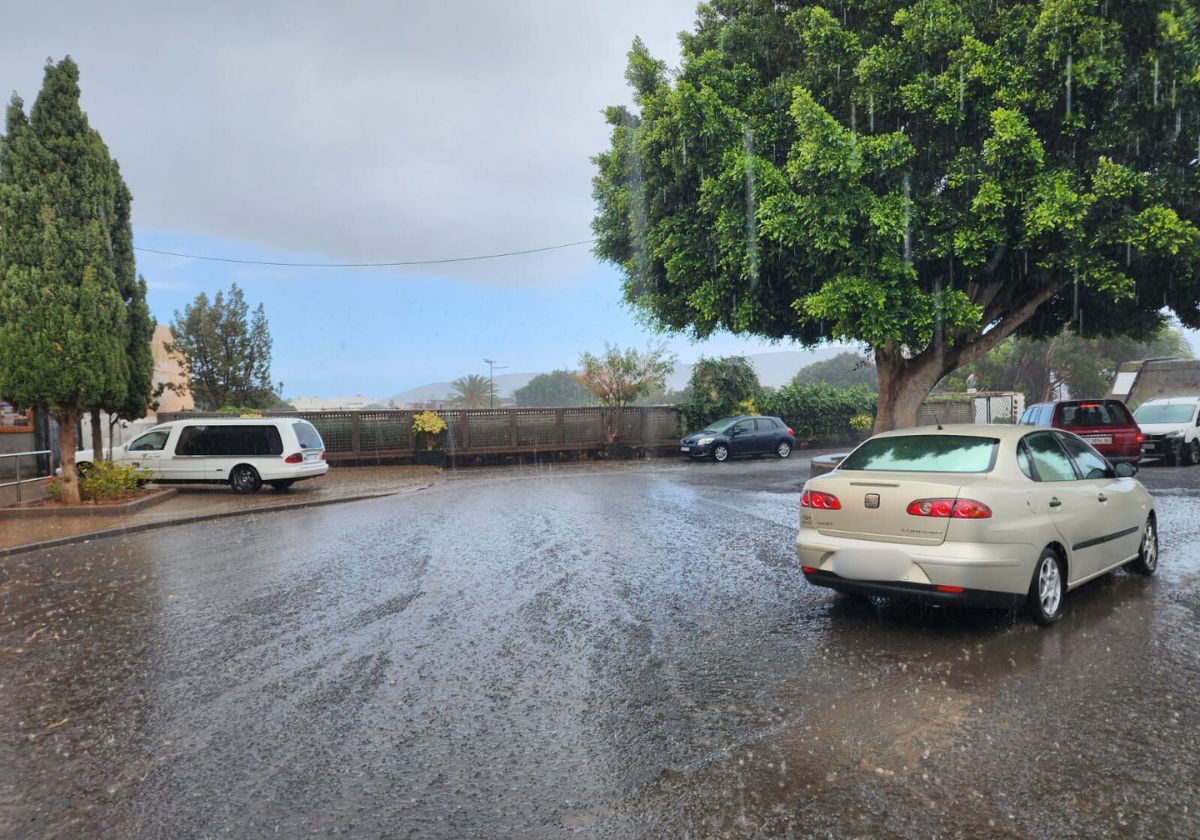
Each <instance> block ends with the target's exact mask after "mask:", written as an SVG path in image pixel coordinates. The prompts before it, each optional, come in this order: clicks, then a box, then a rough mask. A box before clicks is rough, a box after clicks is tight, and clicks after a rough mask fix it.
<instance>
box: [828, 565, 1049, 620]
mask: <svg viewBox="0 0 1200 840" xmlns="http://www.w3.org/2000/svg"><path fill="white" fill-rule="evenodd" d="M804 579H805V580H807V581H808V582H809V583H812V584H815V585H817V586H826V587H828V588H830V589H833V590H835V591H837V592H845V593H849V594H857V595H886V596H889V597H892V598H906V599H909V600H917V601H925V602H928V603H934V604H958V605H960V606H964V607H981V608H984V609H999V610H1015V609H1019V608H1020V607H1021V606H1022V605H1023V604H1024V603H1025V597H1026V596H1025V595H1023V594H1017V593H1015V592H994V591H991V590H987V589H966V588H962V589H959V588H957V587H950V588H945V587H944V588H941V589H939V588H938V587H937V586H934V585H933V584H928V583H908V582H906V581H884V580H851V579H850V578H844V577H841V576H840V575H836V574H834V573H833V572H823V571H820V570H818V569H812V570H810V569H807V568H806V569H804Z"/></svg>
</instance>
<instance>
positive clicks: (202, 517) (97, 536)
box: [0, 481, 437, 558]
mask: <svg viewBox="0 0 1200 840" xmlns="http://www.w3.org/2000/svg"><path fill="white" fill-rule="evenodd" d="M435 484H437V482H436V481H431V482H429V483H428V484H422V485H419V486H416V487H411V488H405V489H403V490H388V491H386V492H383V493H364V494H362V495H359V496H341V497H339V498H336V499H317V500H314V501H311V502H307V501H305V502H290V503H286V504H281V505H271V506H270V507H259V508H251V509H249V510H223V511H221V512H220V513H201V514H197V515H195V516H185V517H183V518H181V519H165V520H163V521H161V522H141V523H135V524H131V525H118V526H117V527H115V528H105V529H104V530H103V531H89V532H88V533H86V534H73V535H72V536H69V537H56V538H55V539H52V540H42V541H40V542H32V543H23V544H21V545H12V546H8V547H6V548H0V558H3V557H11V556H13V555H14V554H28V553H29V552H31V551H42V550H43V549H47V548H61V547H62V546H66V545H74V544H76V543H81V542H89V541H90V540H102V539H107V538H109V537H120V536H125V535H128V534H138V533H141V532H143V531H153V530H156V529H158V528H170V527H172V526H174V525H192V524H195V523H197V522H211V521H213V520H217V519H232V518H233V517H236V516H248V515H250V514H253V513H274V512H276V511H281V510H301V509H303V508H311V507H325V506H327V505H340V504H343V503H344V502H361V501H365V500H367V499H386V498H387V497H388V496H403V495H406V494H408V493H418V492H420V491H422V490H428V489H429V488H430V487H432V486H433V485H435Z"/></svg>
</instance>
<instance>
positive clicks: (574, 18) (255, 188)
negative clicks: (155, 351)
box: [0, 0, 695, 283]
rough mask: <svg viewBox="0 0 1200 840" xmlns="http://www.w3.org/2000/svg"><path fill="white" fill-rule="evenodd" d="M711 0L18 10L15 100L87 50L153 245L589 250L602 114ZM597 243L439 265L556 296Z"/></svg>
mask: <svg viewBox="0 0 1200 840" xmlns="http://www.w3.org/2000/svg"><path fill="white" fill-rule="evenodd" d="M694 9H695V0H667V2H659V3H639V2H637V0H609V2H598V0H589V1H588V2H563V0H523V2H474V3H462V2H458V3H455V2H446V3H438V2H419V3H418V2H403V3H390V4H389V3H382V2H379V3H353V2H351V3H341V4H333V3H328V2H324V3H223V2H210V3H195V4H175V3H161V2H149V0H147V2H140V3H119V2H117V3H111V2H110V3H104V4H95V3H89V2H76V3H55V2H41V3H31V2H13V0H8V2H6V3H5V4H3V8H2V9H0V86H6V87H9V88H12V89H16V90H17V91H18V92H19V93H20V94H21V95H22V96H23V97H24V98H25V100H26V102H27V104H30V103H32V101H33V99H34V97H35V96H36V94H37V90H38V87H39V86H40V83H41V71H42V65H43V63H44V61H45V59H46V58H47V57H48V56H49V57H53V58H55V59H57V58H59V57H61V56H62V55H64V54H68V53H69V54H71V55H73V56H74V57H75V59H76V60H77V61H78V62H79V64H80V67H81V72H82V77H83V78H82V85H83V93H84V107H85V108H86V109H87V111H88V114H89V117H90V119H91V121H92V124H93V125H94V126H96V127H97V128H98V129H100V131H101V132H102V133H103V135H104V137H105V140H106V141H107V142H108V144H109V146H110V148H111V149H112V151H113V154H114V155H115V156H116V157H117V158H118V159H119V160H120V161H121V165H122V168H123V170H124V173H125V177H126V180H127V181H128V182H129V184H130V187H131V189H132V190H133V193H134V197H135V224H136V225H137V227H138V228H139V229H143V230H146V229H153V230H156V231H163V230H167V231H179V232H186V233H190V234H206V235H213V236H218V237H224V238H230V239H236V240H242V241H245V242H247V243H252V244H254V245H257V246H261V247H265V248H269V249H274V250H278V251H288V252H304V253H307V254H311V255H314V256H316V257H317V258H320V259H328V260H337V261H347V262H370V261H383V260H394V259H425V258H441V257H446V256H459V255H470V254H477V253H491V252H495V251H503V250H509V249H519V248H529V247H537V246H541V245H547V244H553V243H558V242H567V241H574V240H577V239H582V238H587V237H588V236H590V230H589V222H590V220H591V216H592V201H591V186H590V179H591V176H592V173H593V168H592V165H591V163H590V161H589V158H590V156H591V155H593V154H595V153H596V152H598V151H600V150H601V149H603V148H604V146H605V145H606V143H607V132H606V129H605V126H604V124H603V119H602V115H601V110H602V109H603V108H604V107H605V106H606V105H609V104H614V103H618V102H627V101H628V98H629V96H628V91H627V89H626V87H625V82H624V78H623V72H624V64H625V52H626V51H627V50H628V48H629V44H630V42H631V41H632V39H633V37H634V35H640V36H641V37H642V38H643V39H644V40H645V41H646V42H647V43H648V44H649V45H650V48H651V49H652V51H654V53H655V54H656V55H659V56H661V57H663V58H665V59H667V60H668V62H669V63H671V64H672V65H673V64H675V63H676V57H677V51H678V46H677V43H676V40H675V33H676V32H678V31H679V30H681V29H685V28H689V27H690V26H691V24H692V22H693V17H694ZM592 264H593V262H592V259H591V257H590V256H589V255H588V251H587V249H586V248H578V249H574V250H573V251H572V252H560V253H556V254H551V255H545V256H539V257H536V258H523V259H520V260H514V261H500V262H491V263H480V264H473V265H466V266H456V267H454V268H453V269H448V268H447V269H440V271H441V273H443V274H445V275H447V276H456V277H465V278H469V279H474V280H480V281H486V282H502V283H543V282H553V281H555V280H558V279H563V278H565V277H566V276H569V275H570V274H572V273H578V272H579V271H582V270H587V269H588V267H589V266H591V265H592Z"/></svg>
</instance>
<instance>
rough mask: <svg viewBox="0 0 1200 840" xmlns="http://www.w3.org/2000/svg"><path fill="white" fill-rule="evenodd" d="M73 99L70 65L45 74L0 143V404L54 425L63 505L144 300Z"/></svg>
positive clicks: (124, 360)
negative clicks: (86, 421) (89, 417)
mask: <svg viewBox="0 0 1200 840" xmlns="http://www.w3.org/2000/svg"><path fill="white" fill-rule="evenodd" d="M79 96H80V90H79V68H78V67H77V66H76V64H75V62H74V61H72V60H71V59H70V58H64V59H63V60H62V61H60V62H59V63H58V64H47V66H46V74H45V79H44V82H43V85H42V89H41V92H40V93H39V94H38V97H37V100H36V101H35V102H34V105H33V108H32V109H31V110H30V113H29V116H28V117H26V115H25V111H24V106H23V103H22V102H21V100H20V98H19V97H17V96H15V95H14V96H13V98H12V101H11V103H10V104H9V106H8V113H7V123H6V133H5V135H4V137H3V138H2V139H0V397H2V398H3V399H5V400H7V401H9V402H12V403H15V404H17V405H20V406H37V407H39V408H42V409H46V410H49V411H50V412H51V413H52V414H53V416H54V418H55V420H56V421H57V423H58V443H59V450H60V454H61V457H62V467H63V475H62V479H61V498H62V499H63V501H66V502H68V503H71V502H77V501H79V487H78V483H77V482H76V476H75V449H76V440H75V430H76V426H77V424H78V422H79V419H80V417H81V416H82V414H83V412H84V411H86V410H89V409H91V408H93V407H96V406H100V407H103V408H111V407H115V406H119V405H123V404H124V403H125V402H126V400H127V399H128V398H129V377H130V375H131V372H130V371H131V366H130V360H129V357H128V353H129V349H130V348H129V341H130V335H131V333H130V324H131V317H132V316H131V314H130V312H131V306H135V305H136V301H135V300H134V299H135V298H136V297H137V295H138V294H139V292H140V294H141V298H142V302H143V304H144V298H145V295H144V288H142V287H136V284H134V286H133V287H131V286H129V285H128V282H127V280H131V279H133V275H132V240H131V239H128V223H129V217H128V204H129V195H128V191H127V190H126V189H125V186H124V183H123V182H122V180H121V176H120V172H119V170H118V169H117V167H116V164H115V162H114V161H113V160H112V158H111V157H110V156H109V153H108V149H107V147H106V146H105V144H104V141H103V140H102V139H101V138H100V135H99V133H98V132H96V130H95V129H93V128H91V127H90V126H89V125H88V120H87V116H86V115H85V114H84V112H83V110H82V108H81V107H80V103H79ZM127 240H128V241H127ZM126 258H128V260H129V261H130V265H129V266H128V268H129V271H128V272H127V273H128V275H129V277H127V278H125V277H124V275H125V274H126V272H125V271H124V268H123V267H122V266H121V265H119V264H118V263H120V262H121V261H122V260H124V259H126ZM123 278H124V279H123ZM127 304H129V305H128V306H127ZM146 314H147V315H148V313H146ZM146 349H147V350H148V349H149V348H148V346H147V348H146ZM152 372H153V371H152V370H150V371H148V372H147V373H148V374H149V373H152Z"/></svg>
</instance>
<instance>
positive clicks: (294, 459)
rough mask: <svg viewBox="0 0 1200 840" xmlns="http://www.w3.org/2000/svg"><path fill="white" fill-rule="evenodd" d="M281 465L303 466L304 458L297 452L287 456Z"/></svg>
mask: <svg viewBox="0 0 1200 840" xmlns="http://www.w3.org/2000/svg"><path fill="white" fill-rule="evenodd" d="M283 463H285V464H303V463H304V456H303V455H301V454H300V453H299V452H297V453H295V454H293V455H289V456H287V457H286V458H284V459H283Z"/></svg>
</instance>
